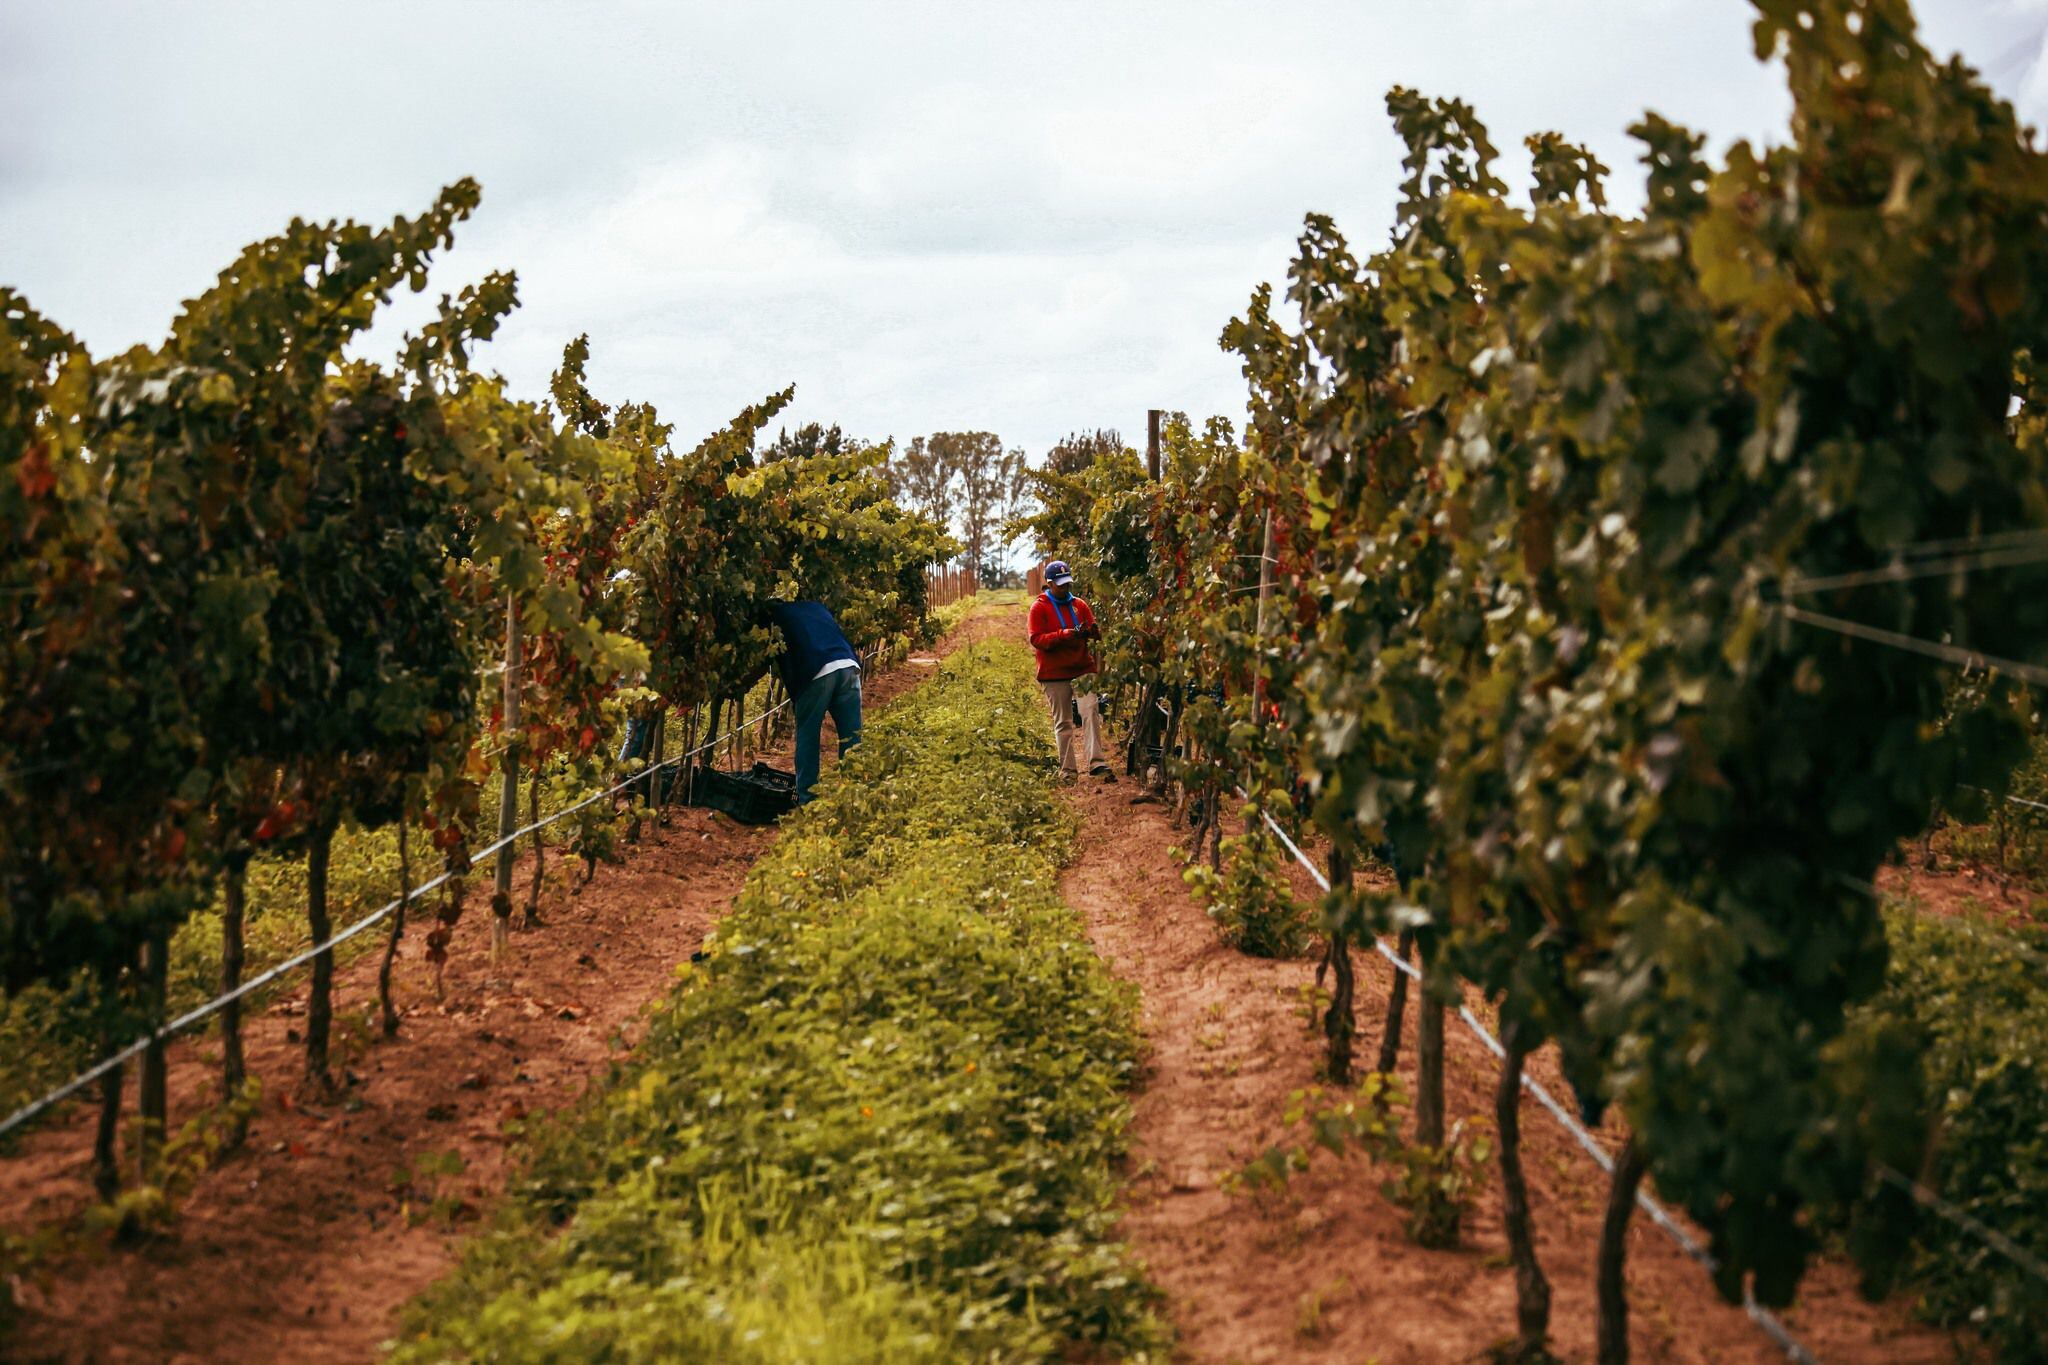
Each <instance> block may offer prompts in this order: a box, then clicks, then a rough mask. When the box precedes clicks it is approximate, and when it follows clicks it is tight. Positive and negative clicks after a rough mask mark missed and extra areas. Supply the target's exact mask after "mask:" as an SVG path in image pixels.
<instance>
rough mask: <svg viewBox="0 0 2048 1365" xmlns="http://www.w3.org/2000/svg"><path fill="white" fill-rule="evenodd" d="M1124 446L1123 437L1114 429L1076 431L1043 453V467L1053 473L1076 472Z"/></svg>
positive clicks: (1115, 452) (1117, 451)
mask: <svg viewBox="0 0 2048 1365" xmlns="http://www.w3.org/2000/svg"><path fill="white" fill-rule="evenodd" d="M1123 448H1124V438H1123V437H1122V436H1120V435H1118V434H1117V432H1116V431H1115V429H1113V428H1112V429H1109V430H1096V431H1076V432H1073V433H1071V434H1070V435H1068V436H1065V437H1063V438H1061V440H1060V442H1059V444H1057V445H1055V446H1054V447H1053V448H1052V449H1051V450H1049V451H1047V452H1046V453H1045V467H1046V468H1047V469H1049V470H1051V471H1052V472H1053V473H1055V474H1068V475H1072V474H1078V473H1080V472H1081V471H1082V470H1084V469H1086V468H1087V467H1088V466H1090V465H1092V464H1094V463H1095V461H1096V460H1097V459H1099V458H1100V457H1102V456H1104V455H1115V454H1117V453H1119V452H1121V451H1122V450H1123Z"/></svg>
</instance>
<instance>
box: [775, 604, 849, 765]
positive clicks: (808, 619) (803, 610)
mask: <svg viewBox="0 0 2048 1365" xmlns="http://www.w3.org/2000/svg"><path fill="white" fill-rule="evenodd" d="M770 616H771V617H772V618H773V620H774V622H775V628H776V629H777V630H779V631H781V632H782V646H783V648H782V658H781V660H780V662H779V669H780V672H781V674H782V685H783V686H784V687H786V688H788V689H789V695H790V696H791V697H794V698H795V699H796V799H797V804H798V805H803V804H804V803H805V802H808V801H809V800H810V799H811V788H812V787H815V786H816V785H817V784H818V742H819V739H820V737H821V736H822V735H823V733H824V729H825V716H826V713H828V712H829V713H830V714H831V716H832V728H833V729H834V730H836V731H838V732H839V756H840V757H841V758H845V757H846V751H847V750H848V749H851V748H852V747H853V746H854V745H856V744H858V743H860V663H859V661H858V660H856V659H855V658H854V653H853V646H852V645H851V644H848V643H847V640H846V634H845V632H843V631H841V630H840V629H839V622H838V621H836V620H834V619H833V616H832V613H831V612H830V611H829V610H827V609H826V607H825V604H824V603H823V602H777V603H776V604H775V605H774V606H773V607H772V608H771V609H770Z"/></svg>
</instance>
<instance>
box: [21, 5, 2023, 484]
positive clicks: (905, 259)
mask: <svg viewBox="0 0 2048 1365" xmlns="http://www.w3.org/2000/svg"><path fill="white" fill-rule="evenodd" d="M1918 8H1919V10H1920V13H1921V18H1922V22H1923V24H1924V25H1925V26H1926V29H1927V32H1928V36H1929V39H1930V41H1931V43H1932V45H1933V46H1935V47H1936V48H1937V50H1940V51H1943V52H1947V51H1952V50H1961V51H1962V52H1963V53H1964V54H1965V55H1966V56H1968V57H1969V58H1970V59H1971V60H1972V61H1973V62H1974V63H1975V64H1976V65H1978V66H1979V67H1980V68H1983V69H1985V70H1987V72H1988V74H1989V75H1990V77H1991V79H1992V80H1993V82H1994V84H1996V85H1997V86H1998V87H1999V89H2001V90H2002V91H2003V92H2005V93H2006V94H2007V95H2008V96H2009V97H2010V98H2013V99H2015V100H2016V101H2018V103H2019V105H2020V107H2021V110H2022V112H2023V114H2024V115H2025V116H2026V117H2027V118H2028V119H2029V121H2031V122H2036V123H2040V122H2044V121H2048V72H2044V71H2043V70H2042V68H2041V55H2042V36H2043V32H2044V30H2048V0H1921V3H1920V4H1919V6H1918ZM1749 20H1750V10H1749V6H1748V5H1747V4H1745V3H1742V0H1427V3H1425V2H1424V0H1349V2H1346V0H1321V3H1317V4H1293V3H1273V2H1271V0H1269V2H1268V3H1258V4H1254V3H1249V2H1246V3H1233V4H1206V3H1195V2H1194V0H1179V2H1178V3H1159V4H1150V3H1116V0H1094V3H1087V4H1062V3H1047V2H1046V0H1038V2H1037V3H1026V4H1018V3H1006V4H996V3H992V2H990V3H984V2H982V0H949V2H947V3H931V4H913V3H887V4H884V3H860V2H859V0H824V2H822V3H811V4H797V3H785V4H780V5H764V4H751V3H749V4H744V5H742V4H731V5H718V6H712V5H693V4H683V3H655V2H654V0H640V2H639V3H595V2H593V0H579V2H576V3H570V2H568V0H563V2H561V3H553V4H545V5H543V4H520V3H512V0H492V2H491V3H480V2H476V0H472V2H470V3H446V2H442V0H403V3H383V2H382V0H376V2H372V0H332V2H330V3H322V4H311V3H294V2H293V0H263V3H252V4H226V3H209V0H179V2H178V3H164V2H163V0H149V2H148V3H128V4H114V3H102V2H101V0H0V283H4V284H9V285H13V286H16V287H18V288H20V289H22V290H24V291H25V292H26V293H27V294H28V296H29V298H30V299H31V300H32V301H33V302H35V303H36V304H37V305H38V306H39V307H40V308H42V309H43V310H44V311H45V312H47V313H49V314H51V315H53V316H54V317H55V318H56V319H57V320H58V321H59V322H62V323H63V324H65V325H66V326H68V327H69V328H70V329H71V330H73V331H74V332H76V333H78V334H80V335H81V336H83V337H84V338H85V339H86V341H87V342H88V343H89V344H90V345H91V346H92V347H93V348H94V349H95V350H96V351H102V352H105V351H112V350H118V349H120V348H123V347H125V346H127V345H129V344H131V343H134V342H138V341H146V342H154V341H156V340H158V339H160V338H161V337H162V335H163V333H164V331H165V329H166V327H167V326H168V324H169V321H170V319H171V317H172V315H173V314H174V313H175V311H176V309H177V307H178V304H179V301H180V300H182V299H185V298H187V297H190V296H191V295H193V294H194V293H196V292H198V291H199V290H201V289H203V288H204V287H206V286H207V285H208V284H209V283H210V282H211V280H212V278H213V276H214V275H215V274H216V272H218V271H219V269H220V268H221V267H222V266H224V265H225V264H226V263H227V262H228V261H229V259H230V258H231V257H232V256H233V254H234V252H235V251H236V249H237V248H239V247H240V246H241V245H242V244H243V243H245V242H248V241H251V240H253V239H255V238H257V237H260V236H263V235H266V234H268V233H270V232H273V231H275V230H277V229H278V228H280V227H281V226H282V225H283V224H284V223H285V222H286V221H288V220H289V219H290V218H291V217H293V216H294V215H298V216H305V217H315V218H326V217H354V218H357V219H361V220H366V221H374V220H381V219H388V218H389V217H390V216H391V215H393V214H396V213H401V212H412V211H417V210H418V209H420V208H422V207H424V206H425V205H426V204H427V203H428V202H429V201H430V200H431V199H432V197H433V195H434V193H435V191H436V190H437V189H438V188H439V187H440V186H441V185H443V184H446V183H448V182H450V181H452V180H455V179H457V178H458V177H461V176H464V175H471V176H475V177H477V178H478V179H479V180H480V181H481V182H482V184H483V188H484V199H483V207H482V209H481V211H480V212H479V213H478V215H477V216H476V217H475V218H474V219H472V220H471V222H470V223H469V224H467V225H466V226H465V227H464V228H463V229H462V230H461V231H460V233H459V235H458V238H457V244H456V248H455V250H454V251H453V252H452V253H450V254H449V255H447V256H446V257H445V258H444V259H443V261H442V263H441V268H440V270H439V272H438V273H437V275H436V278H435V292H436V293H438V292H439V291H440V290H442V289H452V288H454V287H456V286H458V285H460V284H461V283H463V282H465V281H467V280H471V279H474V278H476V277H477V276H479V275H481V274H483V273H484V272H485V271H487V270H490V269H493V268H500V267H509V268H512V269H515V270H516V271H517V272H518V274H519V277H520V288H521V293H522V295H523V297H524V300H525V303H524V306H523V307H522V308H521V309H520V311H519V313H518V314H517V315H516V316H515V317H514V319H513V320H512V322H511V324H510V325H509V326H508V327H507V328H506V329H505V331H503V332H502V333H501V334H500V339H499V340H498V341H497V342H495V343H493V345H492V346H491V347H490V348H489V350H488V352H487V354H486V355H485V357H484V358H483V363H485V364H487V365H490V366H492V367H494V368H497V369H499V370H502V371H503V372H504V373H505V374H506V375H507V376H508V377H509V378H510V379H511V380H512V382H513V384H514V387H515V389H516V390H517V391H519V392H521V393H523V394H526V395H528V396H535V397H538V396H540V395H541V394H542V393H543V392H544V387H543V386H544V385H545V382H546V377H547V374H548V372H549V371H550V370H551V369H552V368H553V366H554V363H555V361H556V360H557V358H558V357H559V355H560V352H561V347H562V344H563V342H565V341H566V340H568V339H569V338H571V337H573V336H574V335H575V334H576V333H578V332H583V331H587V332H589V334H590V337H591V345H592V349H593V359H592V365H591V372H592V381H593V387H594V388H595V389H596V390H597V391H598V393H599V394H600V395H601V396H603V397H606V398H608V399H612V400H618V399H624V398H634V399H649V400H652V401H653V402H655V403H656V404H658V405H659V406H660V408H661V409H662V411H663V413H664V414H665V415H666V416H667V417H668V418H670V419H671V420H674V421H675V422H677V423H678V432H677V439H678V441H679V442H682V443H685V444H687V443H690V442H693V441H694V440H695V439H696V438H697V437H698V436H700V435H702V434H703V433H704V432H706V431H708V430H709V429H711V428H713V427H715V426H717V425H719V424H721V423H722V422H724V421H725V420H726V419H727V418H728V417H730V416H731V415H732V414H733V413H734V412H735V411H737V410H738V409H739V408H740V407H741V406H743V405H744V404H746V403H748V402H750V401H753V400H754V399H757V398H759V397H760V396H761V395H763V394H765V393H767V392H769V391H771V390H774V389H777V388H780V387H781V386H783V385H785V384H788V383H794V384H795V385H796V386H797V406H796V408H795V409H794V410H793V411H792V418H793V420H796V421H801V420H805V419H809V418H817V419H820V420H823V421H828V422H830V421H837V422H839V423H841V424H842V425H844V426H845V427H846V428H847V429H848V430H850V431H852V432H854V433H857V434H859V435H861V436H865V437H869V438H880V437H883V436H891V435H893V436H895V437H897V438H898V439H905V438H908V437H909V436H911V435H914V434H917V433H920V432H929V431H933V430H946V429H954V430H958V429H984V430H993V431H996V432H998V433H1000V434H1001V435H1002V436H1003V438H1004V439H1005V440H1006V441H1008V442H1009V443H1011V444H1012V445H1021V446H1023V447H1024V448H1025V449H1026V450H1028V451H1030V452H1031V454H1032V455H1033V456H1034V457H1036V456H1038V455H1040V454H1042V453H1043V451H1044V449H1045V448H1046V446H1047V445H1049V444H1050V443H1051V442H1052V441H1054V440H1056V439H1057V438H1058V437H1059V436H1060V435H1061V434H1062V433H1064V432H1066V431H1068V430H1072V429H1076V428H1092V427H1097V426H1113V427H1117V428H1120V429H1121V430H1122V431H1123V433H1124V435H1125V437H1126V439H1129V440H1133V441H1134V443H1135V442H1140V441H1142V439H1143V431H1144V414H1145V409H1146V408H1148V407H1165V408H1181V409H1185V410H1187V411H1189V412H1191V413H1194V414H1197V415H1203V414H1208V413H1216V412H1220V413H1225V414H1229V415H1231V416H1233V417H1236V416H1239V415H1241V413H1242V411H1243V404H1244V394H1243V384H1242V381H1241V380H1240V378H1239V376H1238V374H1237V369H1236V366H1235V364H1234V362H1233V358H1232V357H1230V356H1228V355H1225V354H1224V353H1222V352H1221V351H1219V350H1218V349H1217V346H1216V337H1217V334H1218V332H1219V331H1220V330H1221V328H1222V326H1223V324H1224V323H1225V322H1226V321H1228V320H1229V318H1230V317H1231V316H1232V315H1233V314H1234V313H1236V312H1237V311H1239V310H1240V309H1241V308H1242V307H1243V305H1244V302H1245V299H1246V298H1247V296H1248V295H1249V293H1250V291H1251V289H1252V288H1253V286H1254V285H1255V284H1257V283H1258V282H1259V281H1260V280H1277V279H1278V278H1280V276H1281V275H1282V273H1283V272H1284V270H1285V268H1286V264H1287V260H1288V258H1289V255H1290V252H1291V247H1292V242H1293V238H1294V235H1295V233H1296V231H1297V229H1298V227H1299V225H1300V222H1301V218H1302V215H1303V214H1304V213H1306V212H1309V211H1320V212H1327V213H1331V214H1334V215H1335V216H1336V218H1337V220H1338V222H1339V224H1340V225H1341V226H1342V227H1343V228H1344V229H1345V231H1346V232H1347V233H1348V235H1349V236H1350V237H1351V239H1352V241H1353V242H1354V244H1356V245H1358V246H1360V247H1362V248H1370V247H1372V246H1375V245H1377V244H1378V243H1379V242H1380V241H1381V240H1382V239H1383V237H1384V234H1385V230H1386V225H1387V222H1388V219H1389V215H1390V212H1391V207H1392V203H1393V198H1394V190H1395V186H1396V183H1397V181H1398V179H1399V173H1398V150H1397V147H1396V144H1395V142H1394V139H1393V137H1392V134H1391V132H1390V131H1389V129H1388V127H1387V123H1386V119H1385V115H1384V110H1383V107H1382V99H1383V96H1384V94H1385V92H1386V89H1387V87H1388V86H1390V85H1392V84H1396V83H1401V84H1407V85H1411V86H1415V87H1418V88H1420V89H1422V90H1424V91H1426V92H1429V93H1435V94H1447V95H1448V94H1455V95H1461V96H1463V97H1465V98H1467V99H1469V100H1471V101H1472V102H1474V103H1475V104H1476V105H1477V107H1478V109H1479V111H1480V114H1481V116H1482V117H1483V118H1485V119H1486V120H1487V122H1488V123H1489V125H1490V127H1491V128H1492V131H1493V134H1494V140H1495V142H1496V143H1497V144H1499V145H1500V146H1501V147H1502V148H1503V149H1504V150H1509V151H1510V153H1511V154H1510V155H1508V156H1507V157H1506V158H1505V159H1504V164H1505V168H1506V170H1507V173H1508V175H1509V178H1510V180H1511V181H1512V182H1514V183H1519V182H1520V176H1521V170H1522V168H1523V166H1524V165H1525V164H1526V158H1524V157H1521V156H1519V155H1514V154H1512V153H1513V152H1518V151H1519V148H1520V144H1521V139H1522V138H1523V137H1524V136H1525V135H1527V134H1528V133H1531V132H1534V131H1538V130H1543V129H1553V128H1554V129H1559V130H1561V131H1563V132H1565V133H1566V134H1567V135H1569V136H1571V137H1574V138H1577V139H1580V140H1582V141H1586V142H1590V143H1591V144H1592V145H1593V146H1594V148H1595V149H1596V150H1597V151H1598V152H1599V153H1600V155H1601V156H1602V157H1603V159H1605V160H1606V161H1607V162H1608V163H1609V164H1610V165H1611V166H1614V167H1615V168H1616V170H1617V174H1616V177H1615V190H1616V198H1617V199H1618V200H1620V201H1622V202H1624V203H1629V202H1633V201H1635V200H1637V199H1639V194H1638V192H1637V190H1636V182H1637V179H1638V177H1637V174H1636V167H1635V165H1634V151H1633V149H1632V146H1631V144H1630V143H1629V141H1628V139H1627V138H1626V136H1625V135H1624V133H1623V131H1622V130H1623V129H1624V128H1625V127H1626V126H1627V124H1628V123H1629V122H1630V121H1632V120H1633V119H1634V118H1635V117H1636V116H1637V115H1638V114H1639V113H1640V112H1641V111H1642V110H1644V109H1646V108H1655V109H1657V110H1658V111H1660V112H1662V113H1663V114H1665V115H1667V116H1669V117H1671V118H1674V119H1676V120H1678V121H1680V122H1682V123H1687V124H1690V125H1692V126H1694V127H1696V128H1698V129H1700V130H1702V131H1705V132H1707V133H1709V134H1710V135H1711V139H1712V141H1711V144H1710V145H1711V146H1712V147H1713V148H1714V149H1715V150H1716V151H1718V150H1719V149H1721V148H1723V147H1725V146H1726V144H1727V143H1729V142H1730V141H1733V140H1734V139H1736V138H1738V137H1750V138H1774V137H1776V136H1778V135H1779V130H1780V129H1782V127H1783V125H1784V121H1785V115H1786V107H1787V105H1786V100H1785V97H1784V93H1783V90H1782V88H1781V85H1780V83H1779V81H1778V79H1777V77H1776V76H1775V75H1774V74H1773V73H1772V72H1771V71H1769V70H1767V69H1765V68H1762V67H1760V66H1758V65H1757V63H1756V62H1755V61H1754V60H1753V58H1752V56H1751V52H1750V44H1749V30H1748V26H1749Z"/></svg>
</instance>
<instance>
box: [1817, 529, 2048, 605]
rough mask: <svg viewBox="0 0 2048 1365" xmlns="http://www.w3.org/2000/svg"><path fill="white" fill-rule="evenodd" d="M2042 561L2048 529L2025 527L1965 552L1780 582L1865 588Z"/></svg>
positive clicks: (1822, 588) (2047, 553) (1821, 588)
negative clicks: (2023, 530) (2035, 529)
mask: <svg viewBox="0 0 2048 1365" xmlns="http://www.w3.org/2000/svg"><path fill="white" fill-rule="evenodd" d="M2042 563H2048V531H2025V532H2019V533H2016V534H2014V535H2011V536H2006V537H2002V538H2000V539H1999V540H1998V541H1997V542H1991V541H1986V542H1983V543H1980V544H1977V545H1975V546H1972V547H1968V548H1965V549H1963V552H1962V553H1953V554H1952V553H1946V552H1943V553H1941V554H1940V557H1938V558H1929V559H1920V560H1907V559H1904V558H1901V559H1898V560H1895V561H1893V562H1892V563H1890V564H1885V565H1880V566H1879V567H1877V568H1874V569H1855V570H1851V571H1849V572H1847V573H1836V574H1816V575H1813V576H1810V577H1809V576H1807V575H1803V574H1788V575H1786V577H1785V578H1784V580H1783V582H1782V583H1781V584H1780V586H1779V591H1780V592H1783V593H1785V594H1787V595H1791V594H1795V593H1810V592H1832V591H1836V590H1840V589H1844V588H1863V587H1871V586H1874V585H1878V584H1884V583H1904V582H1907V581H1909V580H1912V579H1917V578H1933V577H1938V576H1941V575H1946V574H1956V573H1968V572H1970V571H1972V570H1975V569H2009V568H2019V567H2022V566H2025V565H2029V564H2042Z"/></svg>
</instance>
